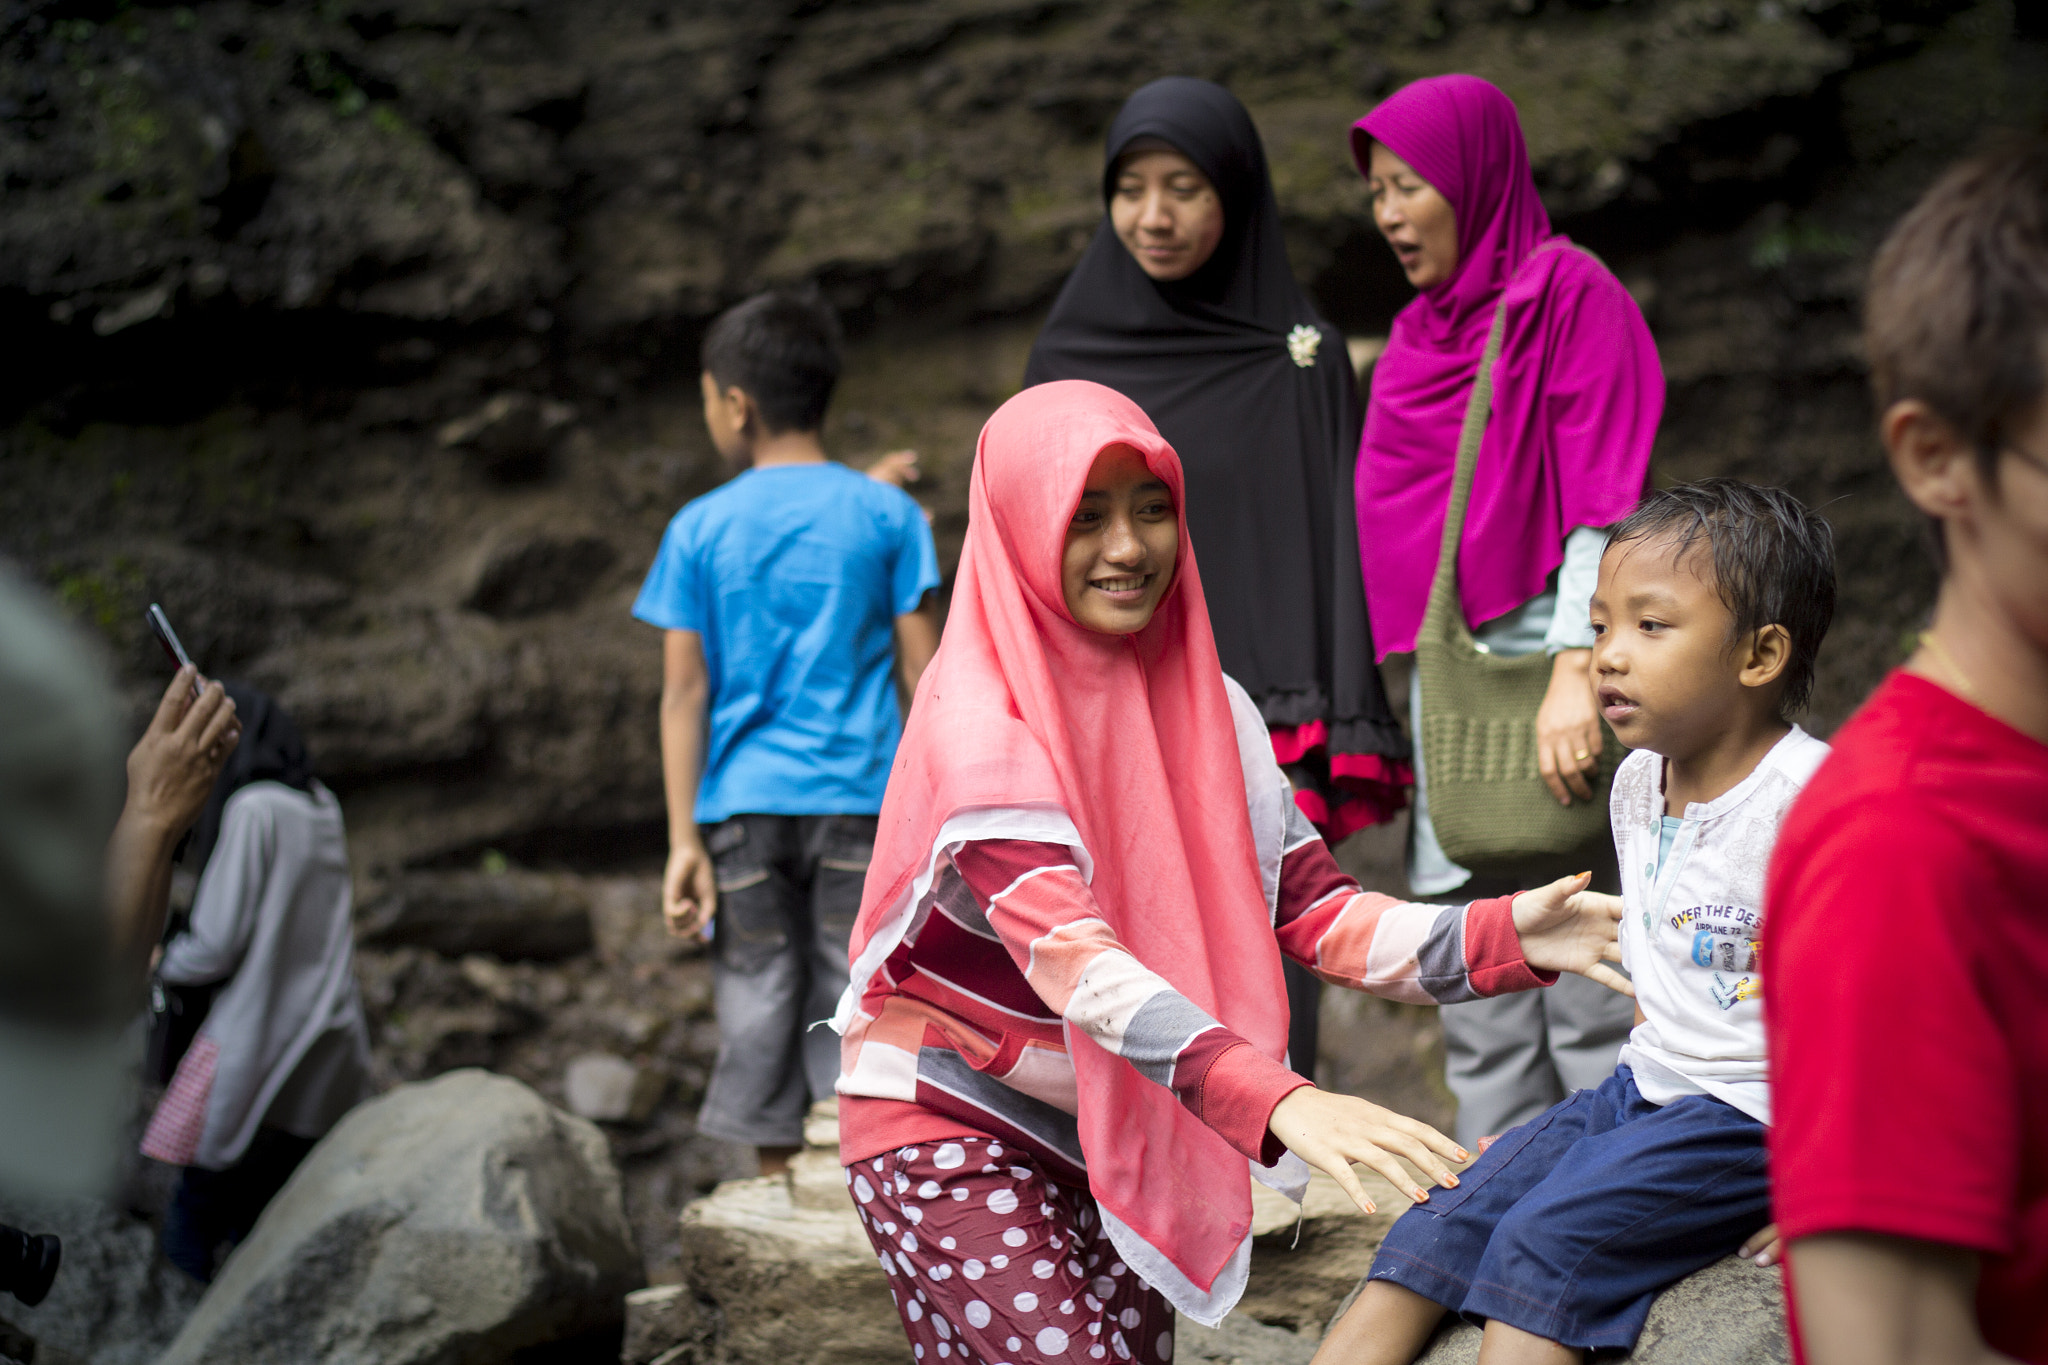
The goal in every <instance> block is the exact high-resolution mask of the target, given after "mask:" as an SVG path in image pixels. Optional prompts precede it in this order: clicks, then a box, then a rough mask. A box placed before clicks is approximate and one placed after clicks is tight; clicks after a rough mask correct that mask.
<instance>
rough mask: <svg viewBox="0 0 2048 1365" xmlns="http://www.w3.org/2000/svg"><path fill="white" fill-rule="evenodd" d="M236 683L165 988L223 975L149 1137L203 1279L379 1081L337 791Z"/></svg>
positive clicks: (191, 1265)
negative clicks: (234, 737) (187, 908)
mask: <svg viewBox="0 0 2048 1365" xmlns="http://www.w3.org/2000/svg"><path fill="white" fill-rule="evenodd" d="M227 692H228V695H229V697H230V698H232V700H233V702H234V704H235V710H236V714H237V715H238V716H240V717H241V719H242V725H243V727H244V732H243V735H242V740H241V743H240V744H239V745H238V746H237V747H236V749H235V751H234V753H233V754H232V755H231V756H230V757H229V759H228V762H227V765H226V767H225V769H224V770H223V771H222V772H221V773H220V775H219V777H218V778H217V779H216V780H215V781H214V783H213V784H212V788H211V790H210V791H209V792H208V793H207V795H206V798H205V804H204V805H203V807H202V808H201V810H200V811H199V814H198V817H197V820H196V821H195V822H194V823H193V825H192V833H191V838H190V841H189V843H188V846H187V848H186V850H185V855H184V856H185V862H186V864H187V866H189V867H191V868H193V869H194V870H195V871H197V872H198V875H199V885H198V888H197V890H196V892H195V893H194V897H193V904H192V917H191V922H190V925H189V927H188V928H187V929H186V930H185V931H183V932H180V933H177V934H175V935H174V936H173V937H172V938H171V939H170V941H169V942H168V943H167V944H166V945H165V947H164V955H163V961H162V963H161V965H160V966H159V967H158V969H157V975H158V977H159V978H160V979H161V981H162V982H163V983H164V985H165V986H166V987H171V988H175V987H185V988H188V990H189V989H190V988H197V987H209V986H211V987H214V988H215V989H214V990H213V991H211V992H210V993H209V992H200V993H199V995H200V1001H199V1002H198V1003H199V1006H200V1008H203V1009H204V1019H203V1022H201V1023H199V1025H198V1027H197V1029H196V1032H195V1033H192V1034H188V1035H187V1037H189V1045H188V1046H187V1047H185V1049H184V1050H183V1055H182V1057H181V1058H178V1059H176V1068H177V1069H176V1073H175V1075H173V1076H172V1077H171V1078H170V1087H169V1089H168V1090H166V1091H165V1093H164V1097H163V1099H162V1101H161V1102H160V1103H159V1104H158V1106H157V1109H156V1113H155V1115H154V1116H153V1117H152V1118H151V1120H150V1124H149V1128H148V1131H147V1132H145V1133H144V1135H143V1141H142V1152H143V1155H145V1156H148V1157H152V1158H154V1159H156V1160H158V1161H164V1162H168V1163H170V1164H172V1165H176V1166H182V1167H184V1175H183V1177H182V1179H181V1181H180V1183H179V1187H178V1192H177V1195H176V1197H175V1199H174V1200H173V1201H172V1204H171V1207H170V1209H169V1210H168V1212H167V1213H166V1215H165V1220H164V1226H163V1245H164V1254H165V1255H166V1256H167V1257H168V1258H169V1259H170V1261H171V1263H172V1264H174V1265H176V1266H177V1267H178V1268H179V1269H181V1270H183V1271H185V1272H186V1273H187V1274H189V1275H191V1276H192V1277H193V1278H194V1279H197V1280H200V1281H202V1282H204V1281H210V1280H211V1279H212V1278H213V1273H214V1268H215V1264H216V1262H217V1259H218V1257H219V1255H220V1253H221V1250H222V1248H223V1247H229V1248H231V1247H233V1246H234V1245H236V1244H238V1243H239V1242H240V1241H241V1240H242V1239H243V1238H245V1237H247V1236H248V1234H249V1231H250V1229H251V1228H253V1227H254V1226H255V1224H256V1220H257V1218H258V1217H259V1216H261V1214H262V1212H263V1209H264V1208H265V1206H267V1205H268V1204H269V1202H270V1200H271V1199H272V1198H273V1197H275V1195H276V1194H277V1192H278V1191H279V1190H280V1189H282V1188H283V1186H284V1183H285V1181H286V1180H288V1179H289V1178H290V1177H291V1173H292V1172H293V1171H294V1170H296V1169H297V1168H298V1164H299V1163H300V1162H301V1161H303V1160H304V1159H305V1157H306V1154H307V1153H308V1152H310V1151H311V1150H312V1149H313V1146H314V1144H315V1143H317V1142H318V1141H319V1139H320V1138H321V1137H322V1136H324V1135H325V1134H326V1132H327V1130H328V1129H330V1128H332V1127H333V1126H334V1124H335V1123H336V1122H338V1121H339V1120H340V1118H341V1116H342V1115H343V1114H345V1113H347V1112H348V1111H349V1110H350V1109H352V1108H354V1107H355V1106H356V1104H358V1103H359V1102H361V1101H362V1100H363V1099H364V1098H365V1097H366V1096H367V1094H368V1093H369V1088H370V1087H369V1060H370V1058H369V1032H368V1029H367V1027H366V1025H365V1023H364V1020H363V1011H362V1003H361V1000H360V998H359V997H358V995H357V992H356V982H355V956H354V939H353V934H352V930H351V910H352V907H353V899H354V897H353V888H352V884H351V881H350V877H349V867H348V844H347V840H346V838H345V835H344V831H343V826H342V817H341V807H340V804H339V803H338V802H337V801H336V800H335V797H334V794H333V793H332V792H330V791H329V790H328V789H327V788H326V787H325V786H323V785H322V784H321V783H320V781H319V779H318V778H316V777H314V776H313V771H312V764H311V761H310V759H309V757H308V755H307V752H306V746H305V743H304V741H303V740H302V739H301V738H300V735H299V731H298V727H297V726H296V725H295V724H293V722H292V719H291V717H290V716H289V715H287V714H286V713H285V711H284V710H283V708H281V707H280V706H278V704H277V703H276V702H275V701H274V700H273V699H272V698H270V697H269V696H267V695H266V694H264V693H262V692H260V691H257V690H256V689H254V688H252V687H248V686H245V685H241V684H234V683H231V684H228V685H227ZM189 998H190V997H189V996H188V999H189ZM208 1002H210V1003H208Z"/></svg>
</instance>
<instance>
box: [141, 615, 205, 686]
mask: <svg viewBox="0 0 2048 1365" xmlns="http://www.w3.org/2000/svg"><path fill="white" fill-rule="evenodd" d="M142 618H143V619H144V620H145V621H147V622H149V633H150V634H152V635H154V636H156V642H157V643H158V644H160V645H162V646H163V647H164V653H166V654H168V655H170V656H171V667H173V668H189V667H191V666H192V656H191V655H189V654H187V653H186V652H185V646H184V644H183V643H182V642H180V641H179V639H178V632H177V631H175V630H172V629H171V618H170V617H168V616H166V615H164V609H163V608H162V607H160V606H158V605H157V604H156V603H154V602H152V603H150V604H149V610H148V611H146V612H144V613H143V614H142ZM192 695H193V696H195V697H196V696H198V695H199V679H198V677H197V676H194V677H193V679H192Z"/></svg>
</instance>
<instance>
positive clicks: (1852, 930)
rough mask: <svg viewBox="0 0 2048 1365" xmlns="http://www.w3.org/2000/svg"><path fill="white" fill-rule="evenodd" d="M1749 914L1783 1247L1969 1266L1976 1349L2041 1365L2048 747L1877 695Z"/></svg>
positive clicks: (1952, 704) (1961, 709)
mask: <svg viewBox="0 0 2048 1365" xmlns="http://www.w3.org/2000/svg"><path fill="white" fill-rule="evenodd" d="M1766 903H1767V904H1768V906H1769V908H1770V915H1769V918H1768V920H1767V921H1766V924H1765V928H1764V951H1763V962H1764V973H1763V977H1764V1012H1765V1019H1766V1023H1767V1027H1768V1029H1769V1034H1770V1057H1771V1085H1772V1090H1773V1092H1774V1094H1773V1100H1774V1112H1775V1118H1776V1124H1775V1125H1774V1126H1773V1128H1772V1130H1771V1178H1772V1184H1773V1188H1774V1198H1775V1206H1776V1214H1777V1220H1778V1224H1779V1227H1780V1229H1781V1231H1782V1232H1783V1233H1784V1235H1785V1236H1786V1237H1787V1238H1794V1239H1796V1238H1799V1237H1805V1236H1810V1235H1812V1234H1814V1233H1820V1232H1842V1231H1859V1232H1875V1233H1886V1234H1890V1235H1893V1236H1898V1237H1910V1238H1914V1239H1916V1240H1920V1241H1927V1242H1941V1243H1947V1244H1949V1245H1952V1246H1958V1247H1966V1248H1969V1249H1971V1250H1973V1251H1976V1252H1979V1253H1980V1254H1981V1257H1982V1264H1983V1276H1982V1280H1981V1282H1980V1287H1979V1289H1978V1294H1977V1320H1978V1322H1979V1323H1980V1324H1981V1326H1982V1328H1983V1332H1984V1337H1985V1340H1986V1341H1987V1342H1988V1343H1989V1344H1990V1345H1992V1346H1994V1347H1996V1348H1997V1349H1999V1350H2001V1351H2005V1352H2007V1353H2009V1354H2011V1355H2014V1356H2017V1357H2019V1358H2020V1359H2021V1360H2026V1361H2034V1362H2048V745H2044V744H2042V743H2040V742H2039V741H2038V740H2035V739H2033V738H2031V737H2029V736H2027V735H2024V734H2022V733H2020V732H2019V731H2017V730H2015V729H2013V728H2012V727H2011V726H2009V725H2006V724H2005V723H2003V722H2002V721H1999V720H1997V719H1995V718H1993V717H1992V716H1989V715H1987V714H1985V713H1984V712H1983V711H1980V710H1978V709H1977V708H1976V707H1974V706H1972V705H1970V704H1969V703H1967V702H1965V701H1963V700H1962V699H1961V698H1959V697H1956V696H1954V695H1953V694H1951V693H1949V692H1947V691H1944V690H1943V689H1942V688H1940V687H1937V686H1935V685H1934V684H1933V683H1931V682H1928V681H1927V680H1926V679H1924V678H1920V677H1916V676H1914V675H1912V674H1909V673H1903V672H1896V673H1893V674H1892V675H1891V676H1890V677H1889V678H1887V679H1886V680H1885V682H1884V684H1883V685H1882V686H1881V687H1879V688H1878V689H1877V691H1876V693H1875V694H1874V695H1872V697H1871V698H1870V700H1869V701H1868V702H1867V703H1865V704H1864V706H1863V709H1862V710H1860V711H1858V712H1857V713H1856V715H1855V716H1854V717H1852V718H1851V719H1850V721H1849V723H1848V724H1847V725H1845V726H1843V727H1842V729H1841V731H1840V733H1838V734H1837V735H1836V736H1835V739H1834V753H1833V755H1832V756H1831V757H1830V758H1829V759H1828V761H1827V762H1826V763H1825V764H1823V765H1822V766H1821V769H1820V771H1819V772H1817V773H1815V774H1814V776H1813V780H1812V781H1810V782H1809V783H1807V786H1806V791H1805V793H1804V794H1803V795H1802V796H1801V797H1800V799H1799V801H1798V804H1796V805H1795V806H1793V808H1792V811H1791V814H1790V815H1789V816H1787V818H1786V821H1785V827H1784V830H1783V832H1781V833H1780V834H1779V835H1778V847H1777V851H1776V853H1775V855H1774V856H1773V858H1772V860H1771V874H1770V883H1769V889H1768V892H1767V900H1766ZM1930 1173H1932V1175H1933V1177H1934V1179H1933V1182H1932V1183H1930V1182H1929V1179H1928V1176H1929V1174H1930Z"/></svg>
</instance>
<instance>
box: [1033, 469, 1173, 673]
mask: <svg viewBox="0 0 2048 1365" xmlns="http://www.w3.org/2000/svg"><path fill="white" fill-rule="evenodd" d="M1179 557H1180V520H1179V518H1178V516H1177V515H1176V514H1175V509H1174V506H1173V495H1172V494H1171V493H1169V492H1168V491H1167V487H1166V484H1165V483H1164V482H1163V481H1162V480H1161V479H1160V478H1159V476H1158V475H1156V474H1154V473H1153V472H1152V471H1151V470H1150V469H1149V468H1147V467H1146V465H1145V457H1144V456H1142V455H1140V454H1139V453H1138V452H1137V451H1135V450H1133V449H1131V448H1130V447H1129V446H1111V447H1109V449H1107V450H1105V451H1103V452H1102V453H1101V454H1100V455H1098V456H1096V457H1095V465H1094V467H1093V468H1091V469H1090V470H1089V471H1088V483H1087V485H1086V487H1085V488H1084V489H1083V491H1082V493H1081V502H1080V505H1079V506H1077V507H1076V508H1075V509H1074V516H1073V520H1071V521H1069V522H1068V523H1067V543H1066V549H1065V550H1064V552H1063V553H1062V555H1061V558H1060V589H1061V592H1062V593H1063V595H1064V596H1065V597H1066V602H1067V610H1068V612H1070V613H1071V614H1072V615H1073V618H1074V621H1075V624H1077V625H1080V626H1084V627H1086V628H1087V629H1089V630H1093V631H1098V632H1100V633H1101V634H1104V635H1131V634H1134V633H1136V632H1138V631H1141V630H1143V629H1144V628H1145V626H1146V624H1147V623H1149V622H1150V621H1151V620H1152V613H1153V612H1155V611H1157V610H1158V609H1159V604H1160V602H1161V601H1163V600H1164V599H1165V597H1166V593H1167V589H1169V588H1171V587H1172V586H1173V567H1174V564H1175V562H1176V561H1177V560H1178V559H1179Z"/></svg>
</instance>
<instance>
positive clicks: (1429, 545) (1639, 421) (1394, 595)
mask: <svg viewBox="0 0 2048 1365" xmlns="http://www.w3.org/2000/svg"><path fill="white" fill-rule="evenodd" d="M1376 141H1377V142H1384V143H1385V144H1386V145H1387V147H1388V149H1389V150H1391V151H1392V152H1393V153H1394V155H1396V156H1398V157H1400V158H1401V159H1402V160H1403V161H1405V162H1407V163H1408V164H1409V165H1410V166H1411V167H1413V168H1414V169H1415V173H1416V174H1417V175H1420V176H1421V177H1422V178H1423V179H1424V180H1426V181H1428V182H1429V183H1430V185H1431V186H1433V187H1434V188H1435V189H1436V191H1437V193H1439V194H1441V195H1442V196H1443V197H1444V198H1446V199H1448V200H1449V201H1450V202H1451V207H1452V209H1453V211H1454V212H1455V213H1456V214H1457V223H1458V265H1457V269H1456V270H1454V271H1453V272H1452V274H1451V277H1450V278H1449V279H1447V280H1445V281H1444V282H1442V283H1441V284H1438V285H1435V286H1433V287H1432V288H1430V289H1428V290H1426V291H1425V292H1423V293H1422V294H1420V295H1418V296H1417V297H1416V298H1415V299H1414V301H1413V302H1411V303H1410V304H1409V305H1408V306H1407V307H1406V308H1403V309H1402V310H1401V312H1400V313H1399V314H1398V315H1397V316H1396V317H1395V319H1394V329H1393V334H1392V336H1391V337H1390V338H1389V339H1388V342H1387V349H1386V353H1385V354H1384V355H1382V356H1381V357H1380V360H1379V363H1378V364H1377V365H1376V366H1375V367H1374V369H1373V374H1372V397H1371V401H1370V403H1369V404H1368V405H1367V408H1366V414H1365V434H1364V437H1363V438H1362V439H1361V441H1360V442H1359V450H1358V476H1357V479H1358V481H1357V485H1356V487H1357V495H1358V543H1359V544H1360V546H1362V547H1364V555H1365V563H1364V571H1365V595H1366V603H1367V607H1368V610H1369V611H1370V613H1371V617H1372V630H1373V639H1374V641H1375V643H1376V644H1377V646H1378V657H1379V658H1382V659H1384V658H1386V656H1387V655H1389V654H1396V653H1400V652H1403V651H1405V650H1410V649H1413V648H1414V647H1415V635H1416V632H1417V630H1418V629H1420V627H1421V625H1422V612H1423V608H1424V607H1425V606H1426V605H1427V603H1428V600H1429V585H1430V581H1431V579H1432V578H1433V576H1434V575H1435V573H1436V560H1437V548H1438V545H1439V544H1440V543H1441V540H1442V536H1443V526H1444V510H1445V507H1446V505H1447V504H1448V503H1449V501H1450V492H1451V474H1452V470H1453V468H1454V467H1455V465H1456V463H1457V453H1458V430H1459V427H1460V426H1461V425H1462V424H1463V422H1464V420H1465V402H1466V399H1467V398H1468V397H1470V395H1471V392H1472V381H1473V379H1474V378H1475V377H1476V376H1477V375H1478V373H1479V358H1480V355H1481V353H1482V352H1483V351H1484V350H1485V349H1486V332H1487V329H1488V328H1489V327H1490V326H1491V325H1492V323H1493V314H1494V307H1495V304H1496V303H1500V304H1502V305H1503V306H1505V307H1506V308H1507V310H1508V321H1507V334H1506V336H1505V338H1504V339H1503V341H1502V344H1501V352H1500V359H1499V361H1498V362H1497V363H1496V364H1495V367H1494V379H1493V385H1494V393H1493V419H1492V421H1491V422H1490V423H1489V424H1488V425H1487V429H1486V438H1485V440H1484V441H1483V442H1482V443H1481V445H1480V448H1479V459H1478V463H1477V465H1476V466H1475V467H1474V471H1473V476H1472V501H1471V505H1470V506H1469V508H1468V509H1467V511H1466V514H1465V529H1464V534H1463V536H1462V537H1461V539H1460V541H1459V547H1458V589H1459V594H1460V596H1461V597H1462V599H1463V603H1464V608H1465V620H1466V623H1467V624H1468V625H1474V626H1476V625H1479V624H1481V623H1482V622H1485V621H1490V620H1492V619H1493V618H1494V617H1496V616H1500V615H1502V614H1504V613H1506V612H1510V611H1513V610H1514V609H1515V608H1516V607H1519V606H1520V605H1522V603H1524V602H1526V601H1528V600H1529V599H1530V598H1532V597H1534V596H1536V595H1537V594H1538V593H1540V592H1542V591H1543V585H1544V582H1545V580H1546V579H1547V578H1548V576H1549V574H1550V571H1551V570H1552V569H1554V568H1556V567H1557V566H1558V564H1560V563H1561V562H1562V561H1563V559H1564V542H1565V537H1566V536H1568V535H1570V534H1571V533H1572V531H1573V530H1574V529H1575V528H1577V527H1580V526H1606V525H1609V524H1610V523H1612V522H1614V521H1617V520H1619V519H1620V518H1621V516H1622V515H1623V514H1624V513H1626V512H1627V511H1628V510H1629V508H1630V507H1632V506H1633V505H1634V504H1635V501H1636V499H1637V498H1639V497H1640V496H1642V492H1643V489H1644V486H1645V484H1646V481H1647V479H1648V475H1649V468H1650V444H1651V442H1652V441H1653V440H1654V439H1655V437H1656V434H1657V422H1658V420H1659V418H1661V417H1662V416H1663V412H1664V372H1663V369H1662V368H1661V367H1660V366H1659V364H1658V362H1657V347H1656V343H1655V342H1653V341H1652V340H1651V339H1650V329H1649V327H1648V325H1647V324H1645V323H1644V321H1643V315H1642V310H1641V309H1639V308H1637V307H1636V304H1635V300H1634V299H1632V298H1630V297H1629V295H1628V291H1627V290H1625V289H1623V288H1622V287H1621V282H1620V281H1618V280H1616V279H1615V278H1614V276H1613V275H1612V274H1611V273H1609V271H1608V270H1607V268H1606V267H1605V266H1603V265H1601V264H1600V263H1599V262H1598V261H1596V260H1594V259H1592V258H1591V257H1590V256H1588V255H1586V254H1585V253H1584V252H1580V251H1568V250H1555V249H1553V250H1549V251H1545V252H1542V253H1541V254H1540V255H1536V256H1535V258H1534V259H1533V260H1532V259H1531V255H1532V253H1534V252H1535V251H1536V248H1537V247H1538V246H1540V245H1542V244H1543V243H1544V242H1546V241H1555V242H1556V243H1558V244H1559V245H1562V244H1564V243H1565V241H1566V239H1565V238H1564V237H1562V236H1553V234H1552V233H1551V230H1550V218H1549V216H1548V215H1547V214H1545V213H1544V211H1543V202H1542V200H1540V199H1539V198H1538V197H1537V194H1536V182H1535V180H1534V179H1533V178H1532V177H1531V176H1530V174H1529V151H1528V148H1527V146H1526V145H1525V144H1524V143H1523V140H1522V125H1521V122H1520V120H1519V119H1518V118H1517V117H1516V114H1515V106H1514V104H1513V102H1512V101H1510V100H1509V99H1508V97H1507V96H1506V95H1504V94H1502V93H1501V92H1500V91H1499V90H1497V89H1495V88H1494V87H1493V86H1491V85H1489V84H1487V83H1486V82H1485V81H1483V80H1480V79H1479V78H1478V77H1477V76H1433V77H1431V78H1429V79H1427V80H1420V81H1416V82H1415V83H1414V84H1412V85H1409V86H1406V87H1404V88H1402V89H1401V90H1399V91H1397V92H1396V93H1395V94H1394V95H1393V96H1392V97H1391V98H1389V99H1388V100H1387V101H1386V102H1385V103H1383V104H1381V105H1380V106H1379V108H1377V109H1375V110H1373V111H1372V112H1371V113H1370V114H1368V115H1366V116H1365V117H1364V118H1362V119H1360V120H1359V121H1358V122H1357V124H1355V125H1354V126H1353V127H1352V129H1351V154H1352V156H1353V157H1354V158H1355V159H1356V161H1357V162H1358V168H1359V171H1360V173H1361V174H1369V173H1370V162H1371V157H1372V144H1373V143H1374V142H1376Z"/></svg>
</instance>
